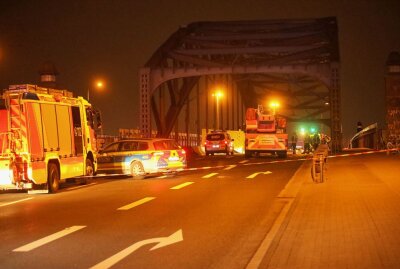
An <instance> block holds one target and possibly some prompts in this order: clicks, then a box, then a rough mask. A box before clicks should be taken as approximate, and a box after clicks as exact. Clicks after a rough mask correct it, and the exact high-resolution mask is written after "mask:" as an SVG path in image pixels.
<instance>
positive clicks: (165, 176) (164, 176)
mask: <svg viewBox="0 0 400 269" xmlns="http://www.w3.org/2000/svg"><path fill="white" fill-rule="evenodd" d="M157 178H167V175H163V176H159V177H157Z"/></svg>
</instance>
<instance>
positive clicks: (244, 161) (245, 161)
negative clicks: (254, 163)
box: [239, 160, 249, 163]
mask: <svg viewBox="0 0 400 269" xmlns="http://www.w3.org/2000/svg"><path fill="white" fill-rule="evenodd" d="M248 161H249V160H243V161H240V162H239V163H247V162H248Z"/></svg>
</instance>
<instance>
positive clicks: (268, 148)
mask: <svg viewBox="0 0 400 269" xmlns="http://www.w3.org/2000/svg"><path fill="white" fill-rule="evenodd" d="M245 136H246V139H245V157H250V156H251V155H253V154H256V155H258V154H260V153H272V154H277V155H278V156H279V157H286V156H287V148H288V135H287V133H286V119H285V118H283V117H280V116H277V115H275V114H274V113H270V112H269V111H265V110H264V108H263V106H261V105H259V106H258V108H248V109H247V110H246V134H245Z"/></svg>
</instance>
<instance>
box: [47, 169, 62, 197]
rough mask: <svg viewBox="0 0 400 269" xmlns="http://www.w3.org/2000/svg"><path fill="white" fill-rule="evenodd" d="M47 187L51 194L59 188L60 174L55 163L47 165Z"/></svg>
mask: <svg viewBox="0 0 400 269" xmlns="http://www.w3.org/2000/svg"><path fill="white" fill-rule="evenodd" d="M47 185H48V187H49V192H51V193H55V192H57V191H58V189H59V188H60V173H59V172H58V167H57V165H56V164H55V163H49V165H48V173H47Z"/></svg>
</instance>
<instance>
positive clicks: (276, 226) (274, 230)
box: [246, 198, 294, 269]
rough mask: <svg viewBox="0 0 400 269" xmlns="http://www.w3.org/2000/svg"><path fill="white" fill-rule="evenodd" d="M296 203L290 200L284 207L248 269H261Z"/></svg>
mask: <svg viewBox="0 0 400 269" xmlns="http://www.w3.org/2000/svg"><path fill="white" fill-rule="evenodd" d="M293 201H294V198H292V199H290V200H289V201H288V202H287V203H286V204H285V206H284V207H283V209H282V211H281V213H279V216H278V218H277V219H276V220H275V222H274V224H273V225H272V227H271V230H270V231H269V232H268V234H267V236H266V237H265V238H264V240H263V242H262V243H261V245H260V247H259V248H258V249H257V251H256V253H255V254H254V256H253V257H252V258H251V260H250V262H249V264H248V265H247V267H246V269H257V268H259V266H260V264H261V262H262V260H263V258H264V256H265V254H266V253H267V251H268V249H269V247H270V245H271V243H272V241H273V240H274V238H275V236H276V234H277V233H278V231H279V229H280V227H281V226H282V223H283V221H284V220H285V218H286V215H287V214H288V212H289V209H290V207H291V205H292V203H293Z"/></svg>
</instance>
